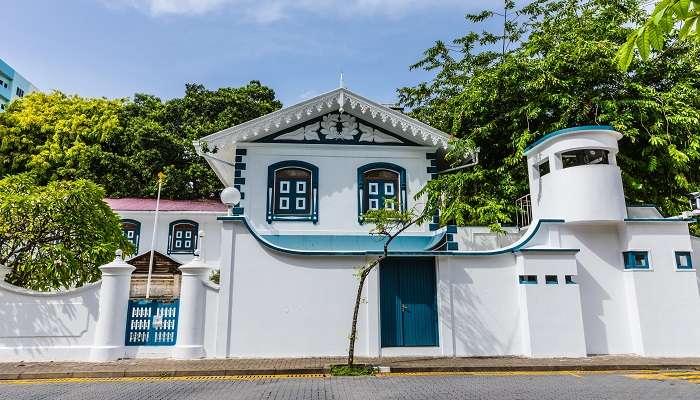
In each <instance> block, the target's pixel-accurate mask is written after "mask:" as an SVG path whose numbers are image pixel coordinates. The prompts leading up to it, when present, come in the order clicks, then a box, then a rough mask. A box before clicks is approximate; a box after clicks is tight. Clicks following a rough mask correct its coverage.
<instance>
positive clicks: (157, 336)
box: [125, 299, 180, 346]
mask: <svg viewBox="0 0 700 400" xmlns="http://www.w3.org/2000/svg"><path fill="white" fill-rule="evenodd" d="M179 306H180V301H179V300H177V299H176V300H129V308H128V311H127V318H126V338H125V342H126V343H125V344H126V345H127V346H173V345H174V344H175V340H176V339H177V317H178V312H179V308H180V307H179Z"/></svg>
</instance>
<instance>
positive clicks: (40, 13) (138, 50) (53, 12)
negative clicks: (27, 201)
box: [0, 0, 500, 105]
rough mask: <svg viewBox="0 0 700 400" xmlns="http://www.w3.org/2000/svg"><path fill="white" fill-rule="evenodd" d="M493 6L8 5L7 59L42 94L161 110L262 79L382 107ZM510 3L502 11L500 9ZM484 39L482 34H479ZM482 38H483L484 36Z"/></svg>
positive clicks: (23, 0) (437, 1) (271, 2)
mask: <svg viewBox="0 0 700 400" xmlns="http://www.w3.org/2000/svg"><path fill="white" fill-rule="evenodd" d="M489 3H491V4H493V3H492V2H488V1H485V0H474V1H464V0H432V1H431V0H61V1H57V0H7V3H5V4H3V9H4V14H5V16H6V18H4V19H3V24H4V28H5V29H4V35H3V41H2V42H3V44H2V46H1V47H0V58H2V59H4V60H5V61H6V62H7V63H8V64H10V65H11V66H13V67H14V68H15V69H16V70H17V71H19V72H20V73H21V74H23V75H24V76H25V77H26V78H28V79H29V80H30V81H32V82H33V83H34V84H35V85H36V86H38V87H39V88H40V89H42V90H50V89H59V90H61V91H64V92H66V93H77V94H80V95H83V96H106V97H127V96H131V95H133V94H134V93H136V92H142V93H151V94H155V95H157V96H160V97H162V98H165V99H167V98H172V97H178V96H181V95H182V94H183V91H184V85H185V83H188V82H192V83H201V84H204V85H205V86H206V87H208V88H217V87H222V86H240V85H244V84H245V83H247V82H248V81H250V80H252V79H257V80H260V81H262V82H263V83H264V84H266V85H268V86H270V87H272V88H273V89H274V90H275V91H276V92H277V95H278V97H279V98H280V99H281V100H282V101H283V102H284V104H285V105H291V104H293V103H296V102H298V101H301V100H304V99H306V98H309V97H312V96H314V95H316V94H319V93H323V92H326V91H329V90H332V89H334V88H335V87H337V86H338V76H339V73H340V71H341V70H342V71H343V72H344V74H345V81H346V86H348V88H350V89H352V90H354V91H356V92H358V93H360V94H362V95H364V96H366V97H369V98H372V99H374V100H377V101H380V102H394V101H395V100H396V88H397V87H401V86H405V85H413V84H415V83H417V82H419V81H420V80H422V79H425V78H426V77H427V76H428V75H427V74H426V73H424V72H418V71H409V70H408V66H409V65H410V64H411V63H413V62H415V61H416V60H418V59H419V57H420V56H421V53H422V52H423V51H424V50H425V49H427V48H428V47H429V46H431V45H432V43H433V42H434V41H435V40H436V39H446V40H449V39H452V38H454V37H456V36H457V35H461V34H463V33H465V32H466V30H467V29H468V28H469V27H468V25H467V23H466V21H465V20H464V14H465V13H467V12H470V11H472V12H473V11H476V10H480V9H481V8H482V7H483V5H485V4H489ZM497 3H500V2H497ZM474 28H476V27H474ZM478 29H481V27H478Z"/></svg>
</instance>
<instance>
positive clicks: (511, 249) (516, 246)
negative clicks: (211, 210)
mask: <svg viewBox="0 0 700 400" xmlns="http://www.w3.org/2000/svg"><path fill="white" fill-rule="evenodd" d="M217 220H219V221H236V222H242V223H243V224H244V225H245V227H246V229H248V231H249V232H250V233H251V234H252V235H253V237H255V239H256V240H257V241H258V242H260V243H261V244H262V245H263V246H265V247H267V248H269V249H272V250H275V251H279V252H282V253H287V254H294V255H319V256H368V255H372V256H379V255H382V254H383V251H381V250H327V249H318V250H316V249H312V250H308V249H293V248H289V247H283V246H280V245H278V244H275V243H273V242H271V241H270V240H268V239H266V238H265V236H264V235H260V234H259V233H258V232H256V231H255V230H254V229H253V228H252V227H251V226H250V223H249V222H248V219H247V218H246V217H245V216H240V215H231V216H221V217H217ZM564 222H565V221H564V220H563V219H541V220H538V221H537V225H536V226H535V227H534V228H533V229H532V230H531V231H530V234H529V235H528V236H527V237H524V238H522V239H521V240H520V241H518V242H515V243H513V244H512V245H510V246H507V247H502V248H500V249H494V250H476V251H458V250H453V251H447V250H434V248H430V247H428V246H426V247H424V248H423V249H421V250H399V251H392V250H390V251H389V255H391V256H411V257H434V256H492V255H499V254H506V253H515V252H517V251H519V250H521V249H523V246H525V245H526V244H527V243H529V242H530V241H531V240H532V239H533V238H534V237H535V236H536V235H537V232H539V230H540V228H541V227H542V224H546V223H550V224H562V223H564ZM438 235H439V236H444V235H446V231H441V232H440V233H439V234H438ZM288 236H291V237H294V236H298V235H288ZM317 236H320V235H317ZM327 236H330V237H333V235H327ZM361 237H364V236H361ZM404 237H406V236H404ZM408 237H410V236H408ZM414 237H415V236H414ZM440 240H441V239H440ZM434 243H439V241H437V242H436V241H435V240H431V242H430V244H434ZM533 250H535V249H533ZM564 250H567V251H571V249H564Z"/></svg>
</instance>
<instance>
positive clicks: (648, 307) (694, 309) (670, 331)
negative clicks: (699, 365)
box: [621, 222, 700, 357]
mask: <svg viewBox="0 0 700 400" xmlns="http://www.w3.org/2000/svg"><path fill="white" fill-rule="evenodd" d="M621 236H622V238H623V243H622V244H623V250H641V251H648V252H649V264H650V266H651V268H650V269H648V270H626V271H624V278H625V284H626V287H627V293H628V296H629V297H628V301H630V305H631V308H632V309H634V310H635V311H636V312H635V313H631V316H632V317H633V319H632V320H631V321H630V325H631V329H632V332H634V335H633V340H634V343H635V345H636V346H637V348H636V349H635V352H636V353H639V354H645V355H648V356H676V357H681V356H686V357H688V356H698V355H700V341H698V340H697V338H698V337H700V313H699V312H698V305H700V295H699V293H698V286H697V280H696V274H695V271H692V270H679V269H677V268H676V260H675V252H676V251H692V245H691V243H690V236H689V235H688V224H687V223H685V222H662V223H654V222H632V223H628V224H626V225H625V228H624V230H623V231H622V235H621Z"/></svg>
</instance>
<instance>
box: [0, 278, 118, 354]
mask: <svg viewBox="0 0 700 400" xmlns="http://www.w3.org/2000/svg"><path fill="white" fill-rule="evenodd" d="M100 285H101V282H96V283H93V284H89V285H86V286H83V287H81V288H78V289H74V290H71V291H67V292H56V293H45V292H34V291H30V290H26V289H22V288H18V287H15V286H11V285H9V284H7V283H4V282H0V320H1V321H2V323H0V360H2V361H22V360H26V361H30V360H31V361H42V360H78V361H80V360H87V359H88V358H89V356H90V349H91V348H92V346H93V341H94V333H95V324H96V321H97V319H98V317H99V315H98V308H99V294H100ZM124 307H126V305H124Z"/></svg>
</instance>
